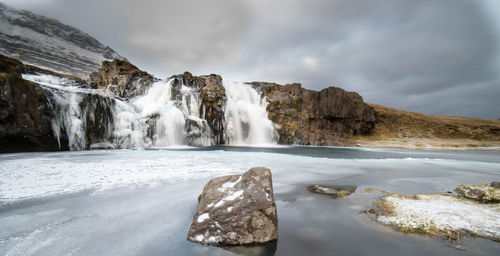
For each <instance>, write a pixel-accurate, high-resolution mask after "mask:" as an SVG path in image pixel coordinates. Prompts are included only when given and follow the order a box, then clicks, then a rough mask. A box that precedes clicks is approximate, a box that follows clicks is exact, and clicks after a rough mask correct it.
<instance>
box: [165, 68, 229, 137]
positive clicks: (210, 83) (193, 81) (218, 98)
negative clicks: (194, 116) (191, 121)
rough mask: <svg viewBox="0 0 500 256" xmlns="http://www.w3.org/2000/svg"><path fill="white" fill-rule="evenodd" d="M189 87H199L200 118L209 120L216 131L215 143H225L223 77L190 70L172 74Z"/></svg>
mask: <svg viewBox="0 0 500 256" xmlns="http://www.w3.org/2000/svg"><path fill="white" fill-rule="evenodd" d="M171 78H175V79H177V81H179V82H180V81H182V83H183V84H184V85H186V86H189V87H194V88H197V89H198V90H199V91H200V94H201V106H200V114H201V116H200V118H202V119H205V120H207V122H208V125H209V127H210V129H212V132H213V133H214V139H215V144H224V143H225V138H224V134H225V133H224V106H225V105H226V96H225V89H224V86H223V85H222V77H221V76H219V75H215V74H211V75H204V76H193V75H192V74H191V73H189V72H184V73H183V74H180V75H175V76H172V77H171Z"/></svg>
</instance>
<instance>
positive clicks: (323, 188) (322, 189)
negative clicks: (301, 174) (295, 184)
mask: <svg viewBox="0 0 500 256" xmlns="http://www.w3.org/2000/svg"><path fill="white" fill-rule="evenodd" d="M306 188H307V190H309V192H312V193H316V194H323V195H327V196H330V197H332V198H343V197H346V196H348V195H350V194H352V193H354V191H356V188H357V186H355V185H346V186H332V185H309V186H307V187H306Z"/></svg>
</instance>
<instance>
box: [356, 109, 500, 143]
mask: <svg viewBox="0 0 500 256" xmlns="http://www.w3.org/2000/svg"><path fill="white" fill-rule="evenodd" d="M369 105H370V106H371V107H373V108H374V109H375V111H376V112H377V113H378V117H379V123H377V125H376V126H375V132H374V134H373V135H372V136H356V137H354V138H353V143H355V144H356V145H359V146H374V147H402V148H428V149H433V148H435V149H471V148H475V149H481V148H483V147H500V121H499V120H490V119H478V118H466V117H450V116H430V115H423V114H419V113H414V112H407V111H402V110H398V109H394V108H388V107H384V106H380V105H375V104H369Z"/></svg>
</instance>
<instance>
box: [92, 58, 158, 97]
mask: <svg viewBox="0 0 500 256" xmlns="http://www.w3.org/2000/svg"><path fill="white" fill-rule="evenodd" d="M89 80H90V81H91V82H92V83H93V84H94V88H97V89H104V91H106V92H107V93H111V94H114V95H117V96H119V97H122V98H130V97H134V96H137V95H139V94H142V93H144V91H145V90H146V89H147V88H149V86H150V85H151V84H152V83H153V82H154V80H155V79H154V77H153V76H152V75H150V74H148V73H147V72H144V71H142V70H140V69H139V68H137V67H136V66H134V65H132V64H131V63H130V62H128V61H127V60H119V59H115V60H113V61H103V62H102V66H101V67H100V68H99V70H98V71H97V72H94V73H91V74H90V76H89Z"/></svg>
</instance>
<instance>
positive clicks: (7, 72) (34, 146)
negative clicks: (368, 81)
mask: <svg viewBox="0 0 500 256" xmlns="http://www.w3.org/2000/svg"><path fill="white" fill-rule="evenodd" d="M24 72H25V66H24V65H23V64H22V63H21V62H20V61H18V60H15V59H12V58H8V57H6V56H3V55H0V144H1V145H2V146H1V147H0V152H19V151H48V150H59V149H63V150H64V149H66V150H67V149H68V147H67V146H64V145H67V142H66V143H64V142H63V146H62V147H61V148H60V147H59V144H58V142H57V140H56V139H55V137H54V135H53V133H52V126H51V113H52V111H51V107H50V105H49V102H48V100H47V96H46V94H45V91H44V90H43V89H42V88H41V87H40V85H38V84H36V83H33V82H30V81H26V80H23V79H22V76H21V75H22V73H24Z"/></svg>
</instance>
